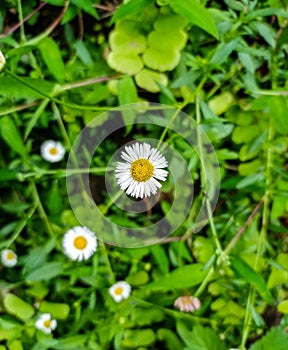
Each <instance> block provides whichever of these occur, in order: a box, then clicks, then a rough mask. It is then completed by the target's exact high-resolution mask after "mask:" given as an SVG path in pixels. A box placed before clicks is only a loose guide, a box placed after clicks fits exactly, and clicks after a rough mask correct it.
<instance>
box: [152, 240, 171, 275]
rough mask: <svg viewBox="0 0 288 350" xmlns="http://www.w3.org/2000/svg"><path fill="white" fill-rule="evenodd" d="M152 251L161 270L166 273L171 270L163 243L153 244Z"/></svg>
mask: <svg viewBox="0 0 288 350" xmlns="http://www.w3.org/2000/svg"><path fill="white" fill-rule="evenodd" d="M151 253H152V255H153V257H154V259H155V260H156V262H157V264H158V266H159V268H160V269H161V271H162V272H163V273H164V274H166V273H168V272H169V259H168V257H167V254H166V252H165V249H164V248H163V246H162V245H157V244H155V245H153V246H152V247H151Z"/></svg>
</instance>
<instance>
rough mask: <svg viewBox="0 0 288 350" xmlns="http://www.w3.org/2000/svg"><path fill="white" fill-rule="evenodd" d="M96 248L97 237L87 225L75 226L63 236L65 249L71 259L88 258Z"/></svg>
mask: <svg viewBox="0 0 288 350" xmlns="http://www.w3.org/2000/svg"><path fill="white" fill-rule="evenodd" d="M96 249H97V237H96V236H95V233H94V232H92V231H90V230H89V229H88V228H87V227H81V226H75V227H73V228H72V229H71V230H69V231H67V232H66V233H65V235H64V236H63V250H64V253H65V254H66V255H67V256H68V257H69V258H70V259H71V260H78V261H81V260H87V259H89V258H90V257H91V256H92V255H93V254H94V253H95V252H96Z"/></svg>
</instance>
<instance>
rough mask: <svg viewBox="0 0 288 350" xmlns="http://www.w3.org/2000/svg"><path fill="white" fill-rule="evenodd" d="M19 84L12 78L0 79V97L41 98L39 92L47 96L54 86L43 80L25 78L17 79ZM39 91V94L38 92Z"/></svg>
mask: <svg viewBox="0 0 288 350" xmlns="http://www.w3.org/2000/svg"><path fill="white" fill-rule="evenodd" d="M19 79H20V80H21V82H20V81H19V80H17V79H15V78H12V77H0V95H3V96H5V97H9V98H12V97H23V98H43V95H42V94H41V92H43V93H44V94H45V95H49V94H50V93H52V91H53V90H54V87H55V85H54V84H52V83H49V82H47V81H45V80H43V79H33V78H27V77H23V78H22V77H21V78H19ZM38 91H39V92H38Z"/></svg>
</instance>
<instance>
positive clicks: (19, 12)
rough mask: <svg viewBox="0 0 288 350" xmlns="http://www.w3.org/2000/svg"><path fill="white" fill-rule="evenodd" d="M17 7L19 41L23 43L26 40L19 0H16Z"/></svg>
mask: <svg viewBox="0 0 288 350" xmlns="http://www.w3.org/2000/svg"><path fill="white" fill-rule="evenodd" d="M17 7H18V15H19V22H20V40H21V42H23V43H24V42H25V41H26V37H25V31H24V20H23V12H22V5H21V0H17Z"/></svg>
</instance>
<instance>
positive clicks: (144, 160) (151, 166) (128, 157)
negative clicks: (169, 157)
mask: <svg viewBox="0 0 288 350" xmlns="http://www.w3.org/2000/svg"><path fill="white" fill-rule="evenodd" d="M125 151H126V152H121V157H122V158H123V159H124V160H125V161H126V163H122V162H117V164H116V169H115V172H116V175H115V176H116V178H117V183H118V184H119V185H120V188H121V189H122V190H126V193H127V194H128V195H131V196H132V197H135V198H138V197H140V198H143V197H149V196H151V195H154V194H156V192H157V190H158V188H161V187H162V185H161V184H160V182H159V181H157V180H162V181H165V180H166V178H167V175H168V171H166V170H163V169H162V168H166V167H167V166H168V163H167V161H166V159H165V157H164V156H162V154H161V153H160V152H159V151H158V150H157V149H156V148H151V146H150V145H148V144H147V143H143V144H140V143H138V142H136V143H134V144H133V145H132V146H126V147H125ZM156 179H157V180H156Z"/></svg>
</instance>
